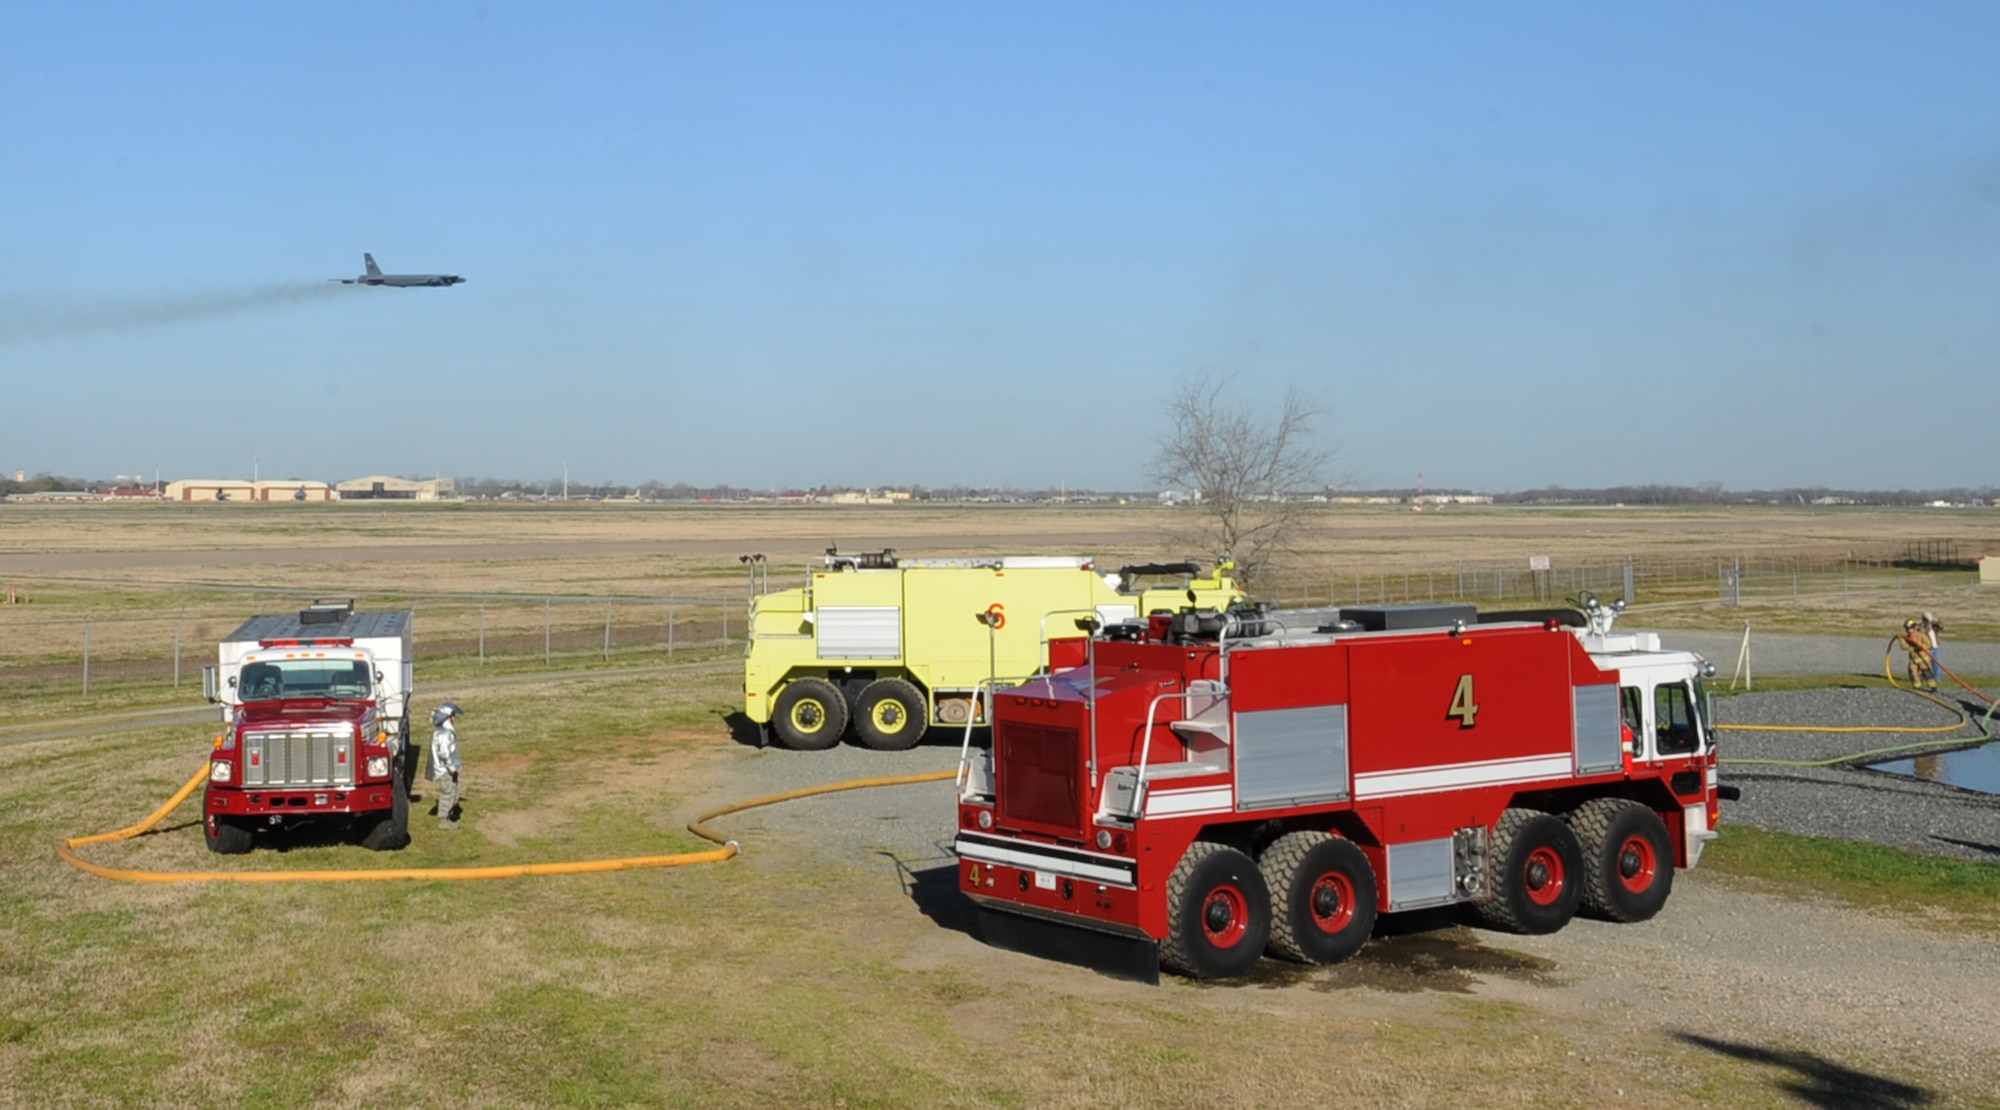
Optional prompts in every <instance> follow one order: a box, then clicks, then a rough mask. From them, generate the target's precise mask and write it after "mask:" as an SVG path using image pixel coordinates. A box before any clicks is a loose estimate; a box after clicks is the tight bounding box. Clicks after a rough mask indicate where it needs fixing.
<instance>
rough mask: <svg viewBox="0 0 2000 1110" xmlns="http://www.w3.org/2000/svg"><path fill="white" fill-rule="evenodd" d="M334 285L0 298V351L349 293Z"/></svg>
mask: <svg viewBox="0 0 2000 1110" xmlns="http://www.w3.org/2000/svg"><path fill="white" fill-rule="evenodd" d="M355 289H356V287H355V286H351V285H341V284H339V283H337V282H322V281H312V282H278V283H273V284H269V285H253V286H247V287H244V288H240V289H219V290H207V291H202V292H194V293H175V294H162V295H159V296H131V297H96V298H93V297H75V296H66V295H57V294H42V293H25V294H23V293H0V347H11V346H19V345H22V344H26V343H42V342H48V341H50V340H57V339H88V338H92V337H95V336H100V335H114V334H119V333H124V332H134V331H145V330H148V329H151V328H164V327H171V326H173V325H175V324H187V323H193V322H195V321H198V320H213V319H217V318H219V317H223V316H241V315H246V314H249V313H255V312H264V311H267V310H270V309H276V308H284V307H287V306H290V305H297V304H304V303H309V302H312V301H321V300H326V299H328V298H330V297H337V296H341V295H343V294H347V293H352V292H353V291H354V290H355Z"/></svg>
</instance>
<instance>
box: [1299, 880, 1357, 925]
mask: <svg viewBox="0 0 2000 1110" xmlns="http://www.w3.org/2000/svg"><path fill="white" fill-rule="evenodd" d="M1310 899H1311V901H1310V903H1309V904H1310V905H1311V907H1312V916H1313V924H1314V925H1315V926H1316V927H1318V929H1319V931H1320V932H1322V933H1338V932H1340V931H1341V930H1342V929H1345V928H1347V926H1348V925H1349V924H1350V923H1352V922H1353V921H1354V883H1353V881H1352V880H1350V879H1349V878H1348V877H1347V876H1346V875H1343V874H1341V873H1340V872H1338V871H1329V872H1327V873H1326V874H1324V875H1321V876H1320V877H1319V878H1317V879H1315V880H1313V888H1312V894H1311V895H1310Z"/></svg>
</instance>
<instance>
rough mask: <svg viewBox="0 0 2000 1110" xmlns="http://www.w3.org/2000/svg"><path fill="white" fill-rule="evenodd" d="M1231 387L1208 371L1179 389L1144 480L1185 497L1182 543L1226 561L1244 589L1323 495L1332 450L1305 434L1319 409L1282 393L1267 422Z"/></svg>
mask: <svg viewBox="0 0 2000 1110" xmlns="http://www.w3.org/2000/svg"><path fill="white" fill-rule="evenodd" d="M1234 385H1235V376H1234V375H1233V374H1220V373H1213V372H1204V373H1202V374H1200V375H1198V376H1196V377H1193V378H1189V379H1186V380H1184V381H1182V382H1181V385H1180V388H1179V389H1177V390H1176V391H1175V392H1174V395H1173V397H1172V399H1170V400H1169V401H1168V402H1167V420H1168V425H1169V427H1168V431H1167V436H1166V439H1165V440H1164V441H1162V442H1161V444H1160V451H1159V454H1158V455H1156V456H1155V457H1154V459H1153V467H1152V474H1153V477H1154V479H1155V480H1157V481H1158V482H1160V483H1161V484H1162V485H1165V486H1167V487H1169V488H1171V489H1176V490H1181V491H1184V492H1186V493H1187V494H1189V495H1191V496H1192V497H1194V498H1195V503H1194V505H1193V506H1191V508H1192V511H1193V512H1195V513H1196V514H1197V515H1198V519H1199V520H1200V521H1201V524H1200V526H1199V528H1198V529H1197V530H1196V531H1197V535H1196V536H1194V537H1191V538H1193V539H1196V540H1199V541H1201V542H1204V543H1208V544H1211V545H1213V546H1212V550H1214V551H1216V552H1218V553H1220V554H1221V555H1222V557H1224V558H1227V559H1234V560H1236V565H1237V568H1238V573H1239V574H1240V576H1241V577H1242V578H1243V580H1244V581H1246V582H1247V581H1250V580H1253V579H1255V578H1256V576H1257V574H1258V573H1259V572H1260V571H1263V570H1265V569H1266V568H1267V567H1268V566H1269V563H1270V559H1271V557H1272V556H1273V555H1276V554H1278V553H1279V552H1281V551H1283V550H1285V549H1286V547H1287V544H1288V541H1289V540H1290V539H1291V538H1292V536H1293V534H1294V533H1295V532H1296V531H1297V526H1298V523H1299V519H1300V517H1301V516H1302V515H1303V514H1304V513H1305V511H1306V509H1307V507H1308V505H1309V504H1310V503H1309V502H1308V501H1306V500H1305V498H1307V497H1310V496H1311V495H1313V494H1317V493H1320V492H1323V491H1324V489H1325V477H1324V472H1325V470H1326V467H1327V466H1328V464H1329V463H1331V462H1332V460H1333V452H1332V451H1330V450H1328V449H1326V448H1324V447H1321V446H1320V445H1319V443H1318V442H1317V441H1316V439H1315V438H1314V436H1313V428H1312V425H1313V421H1314V420H1315V419H1317V418H1318V417H1321V416H1324V415H1326V407H1325V405H1324V403H1323V402H1321V401H1320V400H1318V399H1317V398H1314V397H1310V396H1306V395H1304V394H1301V393H1300V392H1299V391H1298V390H1297V389H1296V388H1287V389H1286V390H1285V399H1284V403H1283V405H1281V406H1280V408H1279V410H1278V412H1277V414H1276V416H1275V417H1268V418H1267V417H1260V416H1257V415H1254V414H1252V413H1251V412H1250V411H1249V410H1248V409H1246V408H1244V407H1243V406H1242V405H1241V404H1240V403H1238V402H1237V401H1236V400H1235V399H1234V398H1233V397H1232V396H1231V394H1232V392H1233V388H1232V387H1233V386H1234Z"/></svg>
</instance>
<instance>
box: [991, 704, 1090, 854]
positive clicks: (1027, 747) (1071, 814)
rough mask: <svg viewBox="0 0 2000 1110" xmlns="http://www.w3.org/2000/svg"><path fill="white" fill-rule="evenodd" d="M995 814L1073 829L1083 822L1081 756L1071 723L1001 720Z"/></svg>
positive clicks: (1006, 819)
mask: <svg viewBox="0 0 2000 1110" xmlns="http://www.w3.org/2000/svg"><path fill="white" fill-rule="evenodd" d="M994 747H995V749H996V750H998V751H999V753H1000V767H999V771H1000V817H1001V820H1002V821H1004V822H1005V823H1007V824H1010V825H1015V824H1018V823H1020V822H1028V823H1031V824H1037V825H1043V826H1051V827H1054V828H1056V829H1061V830H1064V831H1066V832H1070V833H1074V832H1075V831H1076V830H1078V829H1080V828H1082V827H1083V790H1082V787H1083V782H1082V771H1083V761H1082V759H1081V758H1080V756H1079V754H1078V751H1077V734H1076V730H1075V729H1073V728H1049V727H1046V726H1043V725H1010V724H1007V723H1005V722H1004V721H1003V722H1002V723H1001V725H1000V737H999V740H998V741H996V742H995V744H994Z"/></svg>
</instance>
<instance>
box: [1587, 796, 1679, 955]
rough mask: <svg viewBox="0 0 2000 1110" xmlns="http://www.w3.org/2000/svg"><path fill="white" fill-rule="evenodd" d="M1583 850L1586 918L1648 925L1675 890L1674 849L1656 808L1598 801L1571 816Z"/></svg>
mask: <svg viewBox="0 0 2000 1110" xmlns="http://www.w3.org/2000/svg"><path fill="white" fill-rule="evenodd" d="M1569 827H1570V829H1571V830H1573V831H1574V832H1575V833H1576V838H1577V840H1578V841H1579V842H1580V843H1581V845H1582V848H1583V861H1584V862H1583V894H1582V902H1581V906H1582V909H1583V912H1584V913H1586V914H1589V915H1590V916H1591V917H1596V918H1602V919H1603V920H1605V921H1618V922H1624V923H1628V924H1629V923H1631V922H1634V921H1644V920H1646V919H1647V918H1650V917H1652V916H1653V915H1654V914H1656V913H1659V912H1660V907H1662V906H1665V905H1666V904H1667V895H1669V894H1671V893H1673V889H1674V845H1673V841H1671V840H1669V839H1668V838H1667V824H1666V822H1664V821H1662V820H1660V815H1659V814H1657V813H1655V812H1653V810H1652V808H1651V807H1650V806H1646V805H1642V804H1640V803H1638V802H1634V801H1631V800H1629V799H1626V798H1597V799H1594V800H1592V801H1588V802H1585V803H1584V804H1582V805H1580V806H1578V807H1577V809H1576V812H1574V813H1572V814H1570V815H1569Z"/></svg>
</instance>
